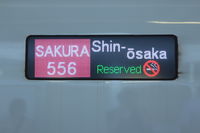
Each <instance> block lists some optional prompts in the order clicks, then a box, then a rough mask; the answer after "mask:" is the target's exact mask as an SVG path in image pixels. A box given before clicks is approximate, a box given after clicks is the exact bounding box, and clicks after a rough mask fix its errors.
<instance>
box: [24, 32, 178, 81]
mask: <svg viewBox="0 0 200 133" xmlns="http://www.w3.org/2000/svg"><path fill="white" fill-rule="evenodd" d="M104 36H106V37H159V36H171V37H173V38H174V40H175V55H174V56H175V69H176V70H175V71H176V74H175V75H174V77H172V78H165V79H162V78H160V79H153V78H151V79H150V78H109V79H108V78H91V77H90V78H84V77H81V78H80V77H71V78H58V77H56V78H52V77H44V78H43V77H34V71H35V70H34V61H35V60H34V39H67V38H70V39H90V37H104ZM31 59H33V60H32V61H30V60H31ZM25 77H26V78H27V79H29V80H175V79H177V78H178V39H177V36H176V35H173V34H153V35H133V34H108V35H107V34H105V35H103V34H99V35H98V34H97V35H96V34H94V35H29V36H27V38H26V51H25Z"/></svg>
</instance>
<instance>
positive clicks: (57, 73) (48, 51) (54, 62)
mask: <svg viewBox="0 0 200 133" xmlns="http://www.w3.org/2000/svg"><path fill="white" fill-rule="evenodd" d="M34 55H35V77H36V78H37V77H39V78H40V77H90V39H35V52H34Z"/></svg>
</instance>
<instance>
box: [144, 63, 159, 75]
mask: <svg viewBox="0 0 200 133" xmlns="http://www.w3.org/2000/svg"><path fill="white" fill-rule="evenodd" d="M143 72H144V74H145V75H147V76H148V77H155V76H157V75H158V74H159V72H160V65H159V64H158V62H156V61H154V60H149V61H147V62H145V63H144V65H143Z"/></svg>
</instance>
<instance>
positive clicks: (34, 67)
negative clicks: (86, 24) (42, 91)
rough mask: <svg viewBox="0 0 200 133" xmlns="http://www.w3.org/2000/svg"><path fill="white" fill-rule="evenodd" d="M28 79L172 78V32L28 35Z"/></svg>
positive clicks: (174, 40) (174, 56)
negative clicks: (156, 33) (153, 33)
mask: <svg viewBox="0 0 200 133" xmlns="http://www.w3.org/2000/svg"><path fill="white" fill-rule="evenodd" d="M26 77H27V78H28V79H105V80H106V79H113V80H114V79H130V80H131V79H168V80H170V79H175V78H176V77H177V38H176V36H174V35H74V36H72V35H66V36H63V35H62V36H58V35H56V36H53V35H51V36H41V35H32V36H29V37H27V39H26Z"/></svg>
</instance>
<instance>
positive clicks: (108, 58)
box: [91, 36, 176, 79]
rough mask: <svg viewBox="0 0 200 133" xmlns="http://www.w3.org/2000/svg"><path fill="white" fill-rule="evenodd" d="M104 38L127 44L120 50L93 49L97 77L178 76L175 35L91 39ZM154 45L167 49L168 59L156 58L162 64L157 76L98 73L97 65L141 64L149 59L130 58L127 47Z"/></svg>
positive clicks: (142, 47)
mask: <svg viewBox="0 0 200 133" xmlns="http://www.w3.org/2000/svg"><path fill="white" fill-rule="evenodd" d="M94 40H100V41H102V40H104V42H105V43H106V42H107V43H109V42H110V40H112V42H113V43H120V44H121V46H126V49H121V51H120V52H92V50H91V62H92V63H91V74H92V78H95V79H98V78H100V79H126V78H128V79H129V78H131V79H132V78H133V79H134V78H136V79H140V78H141V79H152V78H153V79H172V78H174V77H176V45H175V44H176V42H175V39H174V37H173V36H154V37H152V36H135V37H93V38H92V40H91V48H92V42H93V41H94ZM152 47H154V48H155V50H165V51H166V52H167V59H154V60H155V61H157V62H158V63H159V64H160V73H159V74H158V75H157V76H155V77H148V76H146V75H145V74H144V73H143V72H142V74H97V72H96V66H97V65H103V66H112V67H114V66H124V67H130V66H139V65H142V67H143V64H144V63H145V62H146V61H148V59H128V58H127V51H128V50H127V48H134V51H136V50H142V51H145V50H150V51H151V49H152Z"/></svg>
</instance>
